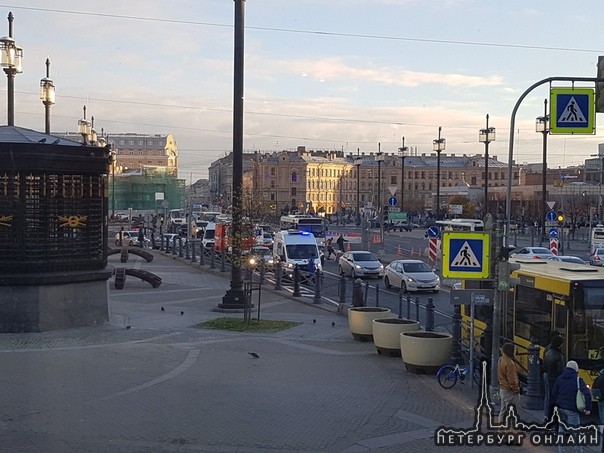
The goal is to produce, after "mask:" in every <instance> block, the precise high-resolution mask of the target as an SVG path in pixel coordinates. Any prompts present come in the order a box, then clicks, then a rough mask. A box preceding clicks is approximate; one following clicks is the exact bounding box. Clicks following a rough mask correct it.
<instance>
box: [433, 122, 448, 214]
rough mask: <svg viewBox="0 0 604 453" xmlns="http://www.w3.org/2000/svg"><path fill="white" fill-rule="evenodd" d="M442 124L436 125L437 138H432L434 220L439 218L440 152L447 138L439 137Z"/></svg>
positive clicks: (444, 146) (443, 148)
mask: <svg viewBox="0 0 604 453" xmlns="http://www.w3.org/2000/svg"><path fill="white" fill-rule="evenodd" d="M441 130H442V126H439V127H438V138H437V139H434V140H432V149H433V150H434V151H436V220H440V153H441V152H442V151H444V150H445V148H446V145H447V140H446V139H444V138H441V137H440V132H441Z"/></svg>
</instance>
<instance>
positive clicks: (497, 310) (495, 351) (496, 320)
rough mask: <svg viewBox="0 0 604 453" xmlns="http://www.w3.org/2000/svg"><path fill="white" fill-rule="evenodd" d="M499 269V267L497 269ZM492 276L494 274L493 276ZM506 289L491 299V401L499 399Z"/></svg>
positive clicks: (498, 241)
mask: <svg viewBox="0 0 604 453" xmlns="http://www.w3.org/2000/svg"><path fill="white" fill-rule="evenodd" d="M502 231H503V219H502V216H501V215H499V218H498V219H497V229H496V230H495V259H497V267H499V265H500V264H501V257H502V252H503V234H502ZM497 270H498V271H499V269H497ZM493 277H494V276H493ZM506 294H507V290H506V291H505V292H504V291H497V294H495V300H494V301H493V326H492V328H493V341H492V346H491V401H498V400H499V379H498V378H497V362H498V361H499V346H500V345H499V342H500V341H501V340H500V337H501V309H502V307H503V298H504V297H505V296H506Z"/></svg>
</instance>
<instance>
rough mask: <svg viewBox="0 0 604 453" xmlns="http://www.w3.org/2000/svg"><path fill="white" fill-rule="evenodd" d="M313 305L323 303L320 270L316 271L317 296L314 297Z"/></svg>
mask: <svg viewBox="0 0 604 453" xmlns="http://www.w3.org/2000/svg"><path fill="white" fill-rule="evenodd" d="M312 303H313V304H320V303H321V271H319V269H315V296H314V297H313V300H312Z"/></svg>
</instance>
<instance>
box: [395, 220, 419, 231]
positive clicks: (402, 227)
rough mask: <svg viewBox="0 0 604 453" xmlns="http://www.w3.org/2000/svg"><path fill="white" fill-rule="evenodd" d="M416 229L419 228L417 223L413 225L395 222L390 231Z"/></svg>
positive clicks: (399, 221) (401, 221) (411, 223)
mask: <svg viewBox="0 0 604 453" xmlns="http://www.w3.org/2000/svg"><path fill="white" fill-rule="evenodd" d="M416 228H419V225H418V224H417V223H413V222H406V221H403V220H398V221H397V220H395V221H394V222H393V223H392V229H393V230H399V231H401V232H402V231H403V230H404V231H412V230H414V229H416Z"/></svg>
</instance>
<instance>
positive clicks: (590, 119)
mask: <svg viewBox="0 0 604 453" xmlns="http://www.w3.org/2000/svg"><path fill="white" fill-rule="evenodd" d="M550 99H551V102H550V116H549V117H550V119H551V120H550V133H551V134H595V132H596V128H595V117H596V111H595V103H594V90H593V88H575V89H573V88H552V89H551V97H550Z"/></svg>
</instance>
